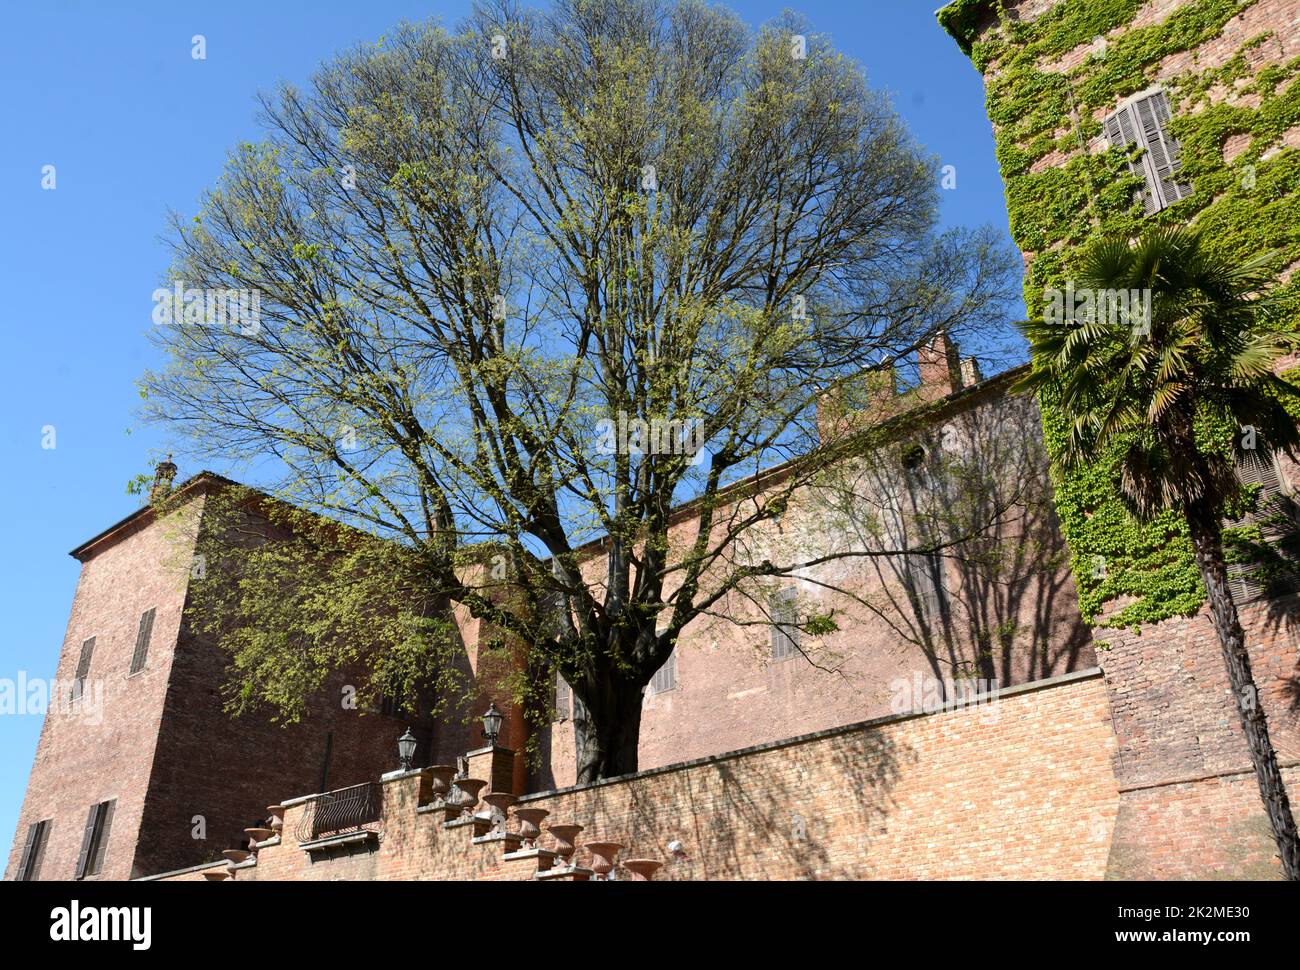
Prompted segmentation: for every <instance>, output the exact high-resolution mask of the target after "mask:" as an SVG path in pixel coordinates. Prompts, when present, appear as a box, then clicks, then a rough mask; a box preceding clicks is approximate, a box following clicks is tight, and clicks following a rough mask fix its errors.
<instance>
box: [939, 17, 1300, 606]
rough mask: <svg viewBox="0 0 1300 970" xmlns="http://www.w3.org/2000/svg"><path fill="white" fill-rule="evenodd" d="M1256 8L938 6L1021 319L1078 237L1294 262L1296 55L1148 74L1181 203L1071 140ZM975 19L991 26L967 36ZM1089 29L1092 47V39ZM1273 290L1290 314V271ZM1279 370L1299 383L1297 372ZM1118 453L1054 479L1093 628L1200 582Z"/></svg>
mask: <svg viewBox="0 0 1300 970" xmlns="http://www.w3.org/2000/svg"><path fill="white" fill-rule="evenodd" d="M1257 2H1259V0H1193V2H1189V3H1186V4H1184V5H1182V6H1180V7H1178V8H1177V9H1176V10H1174V11H1172V12H1171V13H1170V14H1169V15H1168V16H1167V17H1166V18H1165V19H1164V20H1162V21H1160V22H1158V23H1154V24H1148V25H1145V26H1142V27H1134V28H1131V29H1128V30H1125V29H1123V28H1124V27H1125V26H1126V25H1128V24H1130V23H1131V22H1132V20H1133V17H1134V15H1135V14H1136V12H1137V11H1138V9H1139V8H1140V7H1141V6H1142V0H1064V2H1062V3H1059V4H1057V5H1056V6H1055V7H1053V8H1052V9H1051V10H1049V11H1048V12H1047V13H1045V14H1043V15H1042V16H1040V17H1038V18H1037V19H1035V20H1032V21H1018V20H1012V19H1010V18H1009V17H1008V16H1007V15H1006V13H1005V11H1004V10H1003V8H1002V4H1001V3H1000V2H999V0H955V2H953V3H950V4H949V5H948V6H946V7H944V8H943V9H942V10H940V11H939V13H938V18H939V22H940V24H941V25H942V26H943V27H944V29H946V30H947V31H948V32H949V33H950V34H952V35H953V37H954V38H956V40H957V42H958V44H959V45H960V46H961V47H962V49H963V50H964V51H966V52H967V53H968V54H969V55H970V57H971V60H972V62H973V63H974V64H975V66H976V67H977V68H978V69H979V70H980V72H981V73H983V74H984V75H985V87H986V94H987V109H988V115H989V120H990V121H991V122H992V124H993V126H994V141H995V146H996V147H995V150H996V154H997V159H998V164H999V166H1000V169H1001V171H1002V176H1003V181H1004V183H1005V186H1006V196H1007V213H1008V216H1009V219H1010V226H1011V235H1012V238H1013V239H1014V240H1015V241H1016V244H1017V245H1018V246H1019V247H1020V248H1021V249H1022V250H1023V251H1025V252H1027V253H1032V254H1034V255H1033V259H1032V261H1031V263H1030V265H1029V270H1028V272H1026V274H1025V282H1024V289H1025V304H1026V306H1027V307H1028V309H1029V312H1030V314H1031V315H1035V314H1038V313H1040V312H1041V309H1042V304H1043V291H1044V289H1045V288H1047V287H1054V286H1061V285H1063V284H1064V282H1065V281H1066V280H1068V279H1069V278H1071V275H1072V274H1071V261H1072V259H1073V258H1074V256H1075V254H1076V253H1078V251H1079V246H1080V244H1082V243H1085V242H1087V241H1088V240H1090V239H1093V238H1096V237H1097V236H1098V235H1100V234H1112V233H1114V234H1121V235H1135V234H1137V233H1138V232H1139V231H1141V230H1142V229H1143V228H1145V227H1147V226H1149V225H1151V224H1152V223H1159V224H1168V223H1183V222H1187V221H1190V220H1192V219H1195V221H1196V225H1197V226H1198V227H1199V228H1202V229H1203V230H1204V233H1205V236H1206V238H1207V239H1208V240H1209V241H1210V242H1211V244H1212V246H1213V247H1214V248H1215V249H1216V250H1217V251H1218V252H1221V253H1223V254H1226V255H1229V256H1232V257H1236V258H1245V257H1248V256H1252V255H1254V254H1256V253H1258V252H1260V251H1261V250H1278V253H1277V266H1278V268H1281V267H1283V266H1287V265H1289V264H1291V263H1294V262H1296V260H1297V259H1300V193H1298V192H1297V191H1296V188H1297V186H1300V151H1297V150H1296V149H1295V148H1286V147H1281V146H1280V145H1279V139H1280V136H1281V135H1282V133H1283V132H1285V131H1287V130H1288V129H1290V128H1293V127H1296V126H1297V125H1300V77H1297V75H1300V58H1293V59H1292V60H1290V61H1288V62H1286V63H1285V64H1271V65H1268V66H1266V67H1264V68H1262V69H1260V70H1258V71H1257V72H1255V73H1254V74H1253V76H1252V73H1251V66H1250V59H1249V56H1248V55H1249V54H1250V52H1251V51H1252V50H1253V49H1254V48H1257V47H1259V46H1260V45H1262V44H1265V43H1266V42H1267V41H1268V40H1269V39H1270V38H1271V34H1269V33H1262V34H1259V35H1256V36H1253V37H1250V38H1247V39H1246V40H1245V41H1244V42H1243V43H1242V44H1241V45H1240V47H1239V48H1238V49H1237V50H1236V51H1235V52H1234V55H1233V56H1232V57H1231V58H1230V59H1229V60H1228V61H1227V62H1226V63H1224V64H1223V65H1222V66H1220V67H1218V68H1214V69H1211V70H1199V69H1196V68H1195V66H1194V65H1193V66H1192V67H1191V68H1190V69H1189V70H1187V71H1186V72H1184V73H1181V74H1179V75H1177V76H1176V77H1174V78H1173V79H1171V80H1165V81H1162V82H1161V84H1162V86H1163V87H1164V88H1165V90H1166V91H1167V92H1168V93H1169V97H1170V108H1171V111H1172V113H1173V115H1174V118H1173V121H1172V122H1171V125H1170V131H1171V133H1172V134H1173V135H1174V136H1175V137H1176V138H1177V139H1178V140H1179V142H1180V144H1181V146H1182V169H1181V171H1180V173H1179V178H1180V180H1181V181H1183V182H1185V183H1188V184H1190V185H1192V187H1193V189H1194V191H1193V194H1192V195H1191V196H1189V197H1188V198H1186V199H1183V200H1181V201H1180V202H1178V203H1177V204H1175V205H1173V206H1170V207H1169V208H1167V209H1165V210H1163V211H1161V212H1160V213H1158V214H1156V215H1153V216H1146V215H1145V214H1144V213H1143V210H1142V207H1141V204H1140V202H1139V201H1138V200H1137V197H1136V195H1135V191H1136V189H1137V188H1138V187H1139V186H1140V184H1141V181H1140V179H1138V178H1136V177H1135V176H1133V175H1131V174H1130V172H1129V168H1128V162H1129V160H1130V156H1129V155H1128V154H1127V153H1126V152H1125V151H1123V150H1120V149H1111V150H1108V151H1105V152H1102V153H1099V154H1089V153H1088V152H1087V151H1086V150H1084V149H1083V147H1082V146H1083V145H1086V144H1087V142H1088V141H1089V140H1091V139H1094V138H1096V137H1098V135H1100V134H1101V125H1100V122H1099V121H1098V120H1097V118H1095V117H1094V115H1097V114H1099V113H1100V112H1101V111H1104V110H1109V109H1110V108H1111V107H1113V106H1115V105H1118V103H1119V102H1120V101H1121V100H1123V99H1124V98H1126V97H1128V96H1129V95H1131V94H1134V93H1135V92H1137V91H1141V90H1143V89H1145V88H1147V87H1150V86H1152V85H1154V84H1155V83H1156V80H1155V73H1156V69H1157V67H1158V66H1159V65H1160V64H1161V63H1163V62H1165V61H1166V59H1167V58H1169V57H1171V56H1173V55H1177V54H1179V53H1181V52H1185V51H1190V50H1193V49H1194V48H1197V47H1199V46H1200V45H1201V44H1203V43H1204V42H1206V41H1208V40H1211V39H1212V38H1214V37H1216V36H1218V35H1219V34H1220V33H1221V32H1222V30H1223V28H1224V26H1225V25H1226V24H1227V23H1228V22H1229V21H1230V20H1231V19H1233V18H1234V17H1237V16H1239V15H1240V14H1241V13H1243V12H1244V11H1245V10H1247V9H1248V8H1250V7H1252V6H1254V5H1255V4H1256V3H1257ZM989 17H996V18H997V19H998V23H997V25H996V26H995V27H993V28H992V29H989V30H987V31H985V32H984V33H983V35H982V36H979V31H980V29H981V28H982V26H983V24H985V23H987V22H988V18H989ZM1112 32H1114V33H1113V34H1112ZM1108 34H1109V35H1110V36H1107V35H1108ZM1099 37H1100V38H1104V45H1103V44H1094V41H1095V40H1096V39H1097V38H1099ZM1086 45H1093V46H1092V49H1091V50H1089V51H1088V52H1087V54H1086V55H1085V56H1084V57H1083V58H1082V59H1081V61H1080V63H1078V64H1077V65H1075V66H1074V67H1072V68H1070V69H1069V70H1067V71H1053V70H1046V69H1045V68H1047V67H1049V66H1051V65H1053V64H1055V63H1056V62H1058V61H1059V59H1060V58H1061V57H1062V56H1063V55H1065V54H1067V53H1069V52H1071V51H1076V50H1079V49H1082V48H1084V47H1085V46H1086ZM1216 90H1219V91H1222V90H1232V91H1234V92H1235V94H1234V98H1233V100H1234V102H1235V103H1233V104H1227V103H1224V102H1223V101H1222V99H1221V98H1220V99H1218V100H1219V103H1217V104H1210V99H1211V92H1212V91H1216ZM1243 99H1258V104H1257V106H1254V107H1251V106H1250V104H1249V103H1245V104H1243V103H1242V100H1243ZM1234 135H1245V136H1248V138H1249V141H1248V143H1247V145H1246V147H1245V149H1244V150H1243V151H1242V152H1241V154H1240V155H1239V156H1238V157H1236V158H1235V159H1233V161H1232V162H1231V163H1225V162H1224V160H1223V147H1224V143H1225V141H1226V140H1227V139H1228V138H1230V137H1232V136H1234ZM1052 152H1059V153H1062V154H1064V155H1065V156H1067V157H1066V160H1065V161H1064V163H1063V164H1054V163H1051V162H1048V163H1046V164H1044V166H1043V168H1042V170H1041V171H1038V172H1035V171H1034V166H1035V165H1036V164H1037V163H1039V162H1040V161H1041V160H1043V159H1044V157H1045V156H1047V155H1049V154H1050V153H1052ZM1266 155H1267V156H1268V157H1265V156H1266ZM1284 295H1286V296H1287V297H1288V298H1291V299H1295V300H1296V304H1297V307H1300V273H1297V274H1296V276H1295V278H1294V279H1293V280H1292V282H1291V283H1290V284H1288V285H1287V286H1286V287H1285V288H1284ZM1290 376H1292V377H1293V379H1296V380H1297V383H1300V375H1290ZM1041 403H1042V410H1043V425H1044V435H1045V437H1046V441H1047V445H1048V448H1049V451H1050V452H1051V453H1053V454H1057V453H1059V450H1060V447H1061V445H1062V442H1063V440H1064V437H1063V436H1064V435H1065V433H1066V427H1067V423H1066V419H1065V418H1064V416H1063V415H1062V414H1061V413H1060V412H1059V411H1058V410H1056V409H1055V408H1054V407H1053V404H1052V402H1051V401H1050V400H1046V399H1044V400H1043V401H1042V402H1041ZM1297 419H1298V420H1300V414H1298V415H1297ZM1199 433H1200V434H1201V436H1202V444H1203V446H1204V447H1207V448H1226V447H1227V446H1228V444H1229V442H1230V441H1231V436H1232V434H1234V433H1235V429H1234V428H1232V427H1230V426H1228V425H1227V424H1218V425H1216V424H1214V423H1213V422H1208V421H1207V422H1205V427H1202V428H1200V429H1199ZM1122 451H1123V443H1122V442H1117V443H1116V445H1115V446H1114V448H1113V449H1112V450H1111V451H1110V453H1109V454H1108V455H1107V456H1106V457H1105V460H1103V461H1100V462H1097V463H1095V464H1093V465H1091V466H1089V467H1087V468H1083V469H1078V470H1072V471H1070V472H1069V473H1068V474H1063V475H1057V476H1056V480H1055V486H1056V503H1057V508H1058V512H1059V514H1060V519H1061V526H1062V530H1063V532H1064V534H1065V537H1066V540H1067V541H1068V543H1069V546H1070V550H1071V557H1072V563H1071V565H1072V567H1073V570H1074V574H1075V579H1076V585H1077V587H1078V591H1079V605H1080V610H1081V612H1082V613H1083V615H1084V617H1085V618H1086V619H1087V620H1089V621H1090V622H1095V621H1097V619H1098V617H1100V616H1102V615H1103V614H1104V613H1106V612H1107V611H1110V613H1111V615H1110V616H1109V618H1108V619H1107V620H1106V622H1105V625H1107V626H1116V627H1127V626H1135V625H1139V624H1142V623H1154V622H1158V621H1160V620H1163V619H1167V618H1168V617H1171V616H1177V615H1186V614H1190V613H1193V612H1195V611H1196V610H1197V609H1199V608H1200V606H1201V604H1202V603H1203V602H1204V598H1205V591H1204V588H1203V586H1202V584H1201V581H1200V576H1199V574H1198V572H1197V569H1196V566H1195V563H1194V562H1193V559H1192V553H1191V544H1190V542H1189V540H1188V537H1187V528H1186V525H1185V523H1184V522H1183V520H1182V517H1181V515H1179V514H1178V513H1176V512H1171V513H1167V514H1165V515H1162V516H1160V517H1158V518H1157V519H1155V520H1154V521H1152V522H1149V523H1145V524H1143V523H1138V522H1137V521H1135V520H1134V519H1133V518H1132V517H1131V516H1130V515H1129V514H1128V512H1127V510H1126V509H1125V507H1124V505H1123V503H1122V502H1121V500H1120V498H1119V491H1118V481H1119V470H1118V462H1119V456H1120V454H1121V453H1122ZM1227 538H1228V540H1229V543H1230V545H1231V547H1232V549H1238V548H1241V547H1242V544H1243V543H1244V544H1248V543H1249V542H1250V541H1251V540H1252V538H1253V536H1252V535H1251V533H1250V529H1249V528H1247V529H1245V530H1230V531H1229V533H1228V535H1227ZM1230 555H1236V553H1235V552H1232V551H1231V550H1230Z"/></svg>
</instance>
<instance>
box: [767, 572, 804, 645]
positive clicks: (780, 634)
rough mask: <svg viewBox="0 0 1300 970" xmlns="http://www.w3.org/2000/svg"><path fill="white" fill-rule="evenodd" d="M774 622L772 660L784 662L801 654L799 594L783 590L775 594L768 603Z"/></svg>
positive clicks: (770, 615) (794, 591)
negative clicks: (787, 658)
mask: <svg viewBox="0 0 1300 970" xmlns="http://www.w3.org/2000/svg"><path fill="white" fill-rule="evenodd" d="M767 610H768V613H767V615H768V618H769V619H770V620H771V621H772V659H773V660H784V659H785V658H786V657H793V656H794V655H795V654H796V653H798V652H799V593H798V591H797V590H795V589H783V590H780V591H778V592H776V593H773V594H772V596H771V598H770V599H769V600H768V603H767Z"/></svg>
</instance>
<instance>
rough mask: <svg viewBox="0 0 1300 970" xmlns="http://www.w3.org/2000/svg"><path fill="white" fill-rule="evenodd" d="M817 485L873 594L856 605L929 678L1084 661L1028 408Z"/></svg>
mask: <svg viewBox="0 0 1300 970" xmlns="http://www.w3.org/2000/svg"><path fill="white" fill-rule="evenodd" d="M823 489H824V490H823V493H822V498H823V501H825V503H826V504H827V506H828V508H829V514H832V515H833V516H834V520H835V521H836V522H837V524H839V525H840V526H841V529H842V531H843V533H844V534H845V536H846V541H849V542H851V543H853V544H855V545H857V546H858V547H860V549H861V550H862V551H863V552H865V553H867V554H868V555H867V557H866V559H865V562H866V563H867V564H868V566H867V568H868V571H869V572H870V573H872V575H873V579H874V586H875V590H874V591H873V592H872V593H871V594H870V595H869V596H866V597H864V598H863V599H862V600H861V602H863V603H864V605H865V606H867V608H868V609H869V610H871V612H873V613H874V614H875V615H876V616H877V617H879V618H880V619H881V620H883V621H884V622H885V623H886V624H887V625H888V626H889V627H890V629H891V631H892V633H893V634H894V635H895V636H897V637H898V638H899V639H900V640H903V641H905V642H908V643H911V644H914V645H915V646H917V647H918V648H919V649H920V650H921V651H922V653H923V654H924V656H925V657H926V660H927V662H928V664H929V666H930V669H931V672H932V673H933V675H934V676H935V678H936V679H938V680H939V682H940V684H942V683H943V682H944V681H945V680H946V679H948V678H963V677H965V678H971V677H978V678H982V679H984V680H986V681H995V682H996V683H997V684H998V685H999V686H1003V687H1005V686H1010V685H1013V684H1017V683H1023V682H1026V681H1033V680H1038V679H1042V678H1046V677H1050V676H1053V675H1056V674H1061V673H1066V672H1069V671H1072V670H1076V669H1078V668H1079V667H1081V666H1082V665H1084V664H1086V663H1091V662H1093V654H1092V649H1091V646H1090V644H1091V636H1090V633H1089V631H1088V628H1087V627H1086V625H1085V624H1084V623H1083V620H1082V618H1081V617H1080V616H1079V614H1078V608H1077V605H1076V598H1075V595H1076V594H1075V588H1074V580H1073V577H1072V575H1071V573H1070V569H1069V549H1068V547H1067V545H1066V542H1065V538H1064V536H1063V534H1062V532H1061V528H1060V523H1059V520H1058V518H1057V514H1056V508H1055V502H1054V496H1053V491H1052V485H1051V481H1050V478H1049V476H1048V473H1047V455H1046V452H1045V449H1044V446H1043V443H1042V427H1041V420H1040V418H1039V413H1038V410H1037V407H1036V406H1035V405H1034V404H1033V402H1032V401H1029V400H1027V399H1022V398H1006V399H999V400H997V401H996V402H995V403H992V404H988V405H985V406H981V407H975V408H972V409H969V410H967V411H965V412H962V413H959V414H955V415H951V416H949V417H948V419H947V420H946V422H945V423H943V424H941V425H937V426H933V427H927V428H920V429H916V430H915V431H914V432H913V433H912V434H910V435H905V436H904V437H903V438H901V439H899V440H898V441H897V442H895V443H894V444H892V445H889V446H886V447H882V448H880V449H878V450H876V451H875V452H873V453H871V454H870V455H867V456H864V458H863V460H861V461H860V462H858V463H856V464H854V463H846V465H845V468H844V470H841V471H838V472H837V473H836V476H835V478H834V479H833V480H832V479H830V478H829V477H828V481H827V482H826V483H825V485H824V486H823ZM945 693H946V691H945ZM943 699H944V700H947V699H949V698H947V697H946V696H945V697H944V698H943Z"/></svg>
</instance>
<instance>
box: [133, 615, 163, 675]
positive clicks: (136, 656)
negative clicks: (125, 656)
mask: <svg viewBox="0 0 1300 970" xmlns="http://www.w3.org/2000/svg"><path fill="white" fill-rule="evenodd" d="M156 612H157V610H155V609H147V610H145V611H144V612H143V613H141V614H140V629H139V630H137V631H136V634H135V653H133V654H131V673H133V674H138V673H139V672H140V671H142V670H144V665H145V662H146V661H148V659H149V638H150V637H152V636H153V617H154V613H156Z"/></svg>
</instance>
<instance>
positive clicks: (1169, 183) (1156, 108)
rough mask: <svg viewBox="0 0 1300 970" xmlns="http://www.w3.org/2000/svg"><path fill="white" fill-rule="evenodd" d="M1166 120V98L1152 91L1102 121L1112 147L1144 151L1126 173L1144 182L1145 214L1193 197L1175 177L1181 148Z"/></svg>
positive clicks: (1160, 93)
mask: <svg viewBox="0 0 1300 970" xmlns="http://www.w3.org/2000/svg"><path fill="white" fill-rule="evenodd" d="M1169 120H1170V114H1169V99H1168V97H1167V96H1166V95H1165V92H1164V91H1152V92H1149V93H1147V94H1142V95H1138V96H1137V97H1135V98H1133V99H1131V100H1130V101H1128V102H1126V103H1124V104H1122V105H1120V106H1119V107H1118V108H1116V109H1115V110H1114V111H1113V112H1111V113H1110V114H1109V115H1107V116H1106V118H1105V120H1104V121H1103V122H1102V130H1103V131H1104V132H1105V134H1106V140H1107V141H1108V142H1110V144H1111V145H1113V146H1115V147H1117V148H1128V147H1130V146H1133V145H1136V146H1137V147H1139V148H1142V149H1144V151H1143V153H1142V156H1141V158H1139V159H1137V160H1136V161H1132V160H1131V161H1130V162H1129V171H1130V172H1132V173H1133V174H1134V175H1136V176H1138V177H1139V178H1141V179H1142V181H1143V182H1145V183H1146V188H1145V190H1144V191H1143V193H1142V205H1143V208H1144V209H1145V211H1146V212H1147V214H1148V215H1149V214H1151V213H1153V212H1158V211H1159V210H1161V209H1164V208H1166V207H1168V206H1171V205H1173V204H1174V203H1175V202H1177V201H1178V200H1179V199H1185V198H1187V196H1189V195H1191V194H1192V189H1191V186H1189V185H1184V184H1182V183H1180V182H1178V181H1177V180H1176V179H1175V178H1174V175H1175V174H1176V173H1177V172H1178V170H1179V168H1180V167H1181V165H1182V163H1181V160H1180V153H1181V149H1180V147H1179V144H1178V140H1177V139H1175V138H1174V137H1173V136H1172V135H1170V134H1169V130H1168V125H1169Z"/></svg>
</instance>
